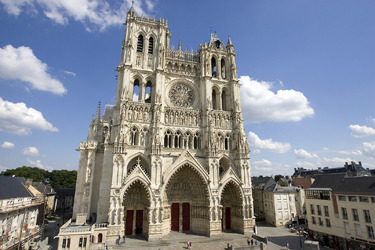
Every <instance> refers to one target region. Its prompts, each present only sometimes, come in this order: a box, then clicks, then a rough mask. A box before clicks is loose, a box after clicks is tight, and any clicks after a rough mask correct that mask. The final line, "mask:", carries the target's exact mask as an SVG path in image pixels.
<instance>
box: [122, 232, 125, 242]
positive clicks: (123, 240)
mask: <svg viewBox="0 0 375 250" xmlns="http://www.w3.org/2000/svg"><path fill="white" fill-rule="evenodd" d="M122 242H123V243H125V234H124V236H122Z"/></svg>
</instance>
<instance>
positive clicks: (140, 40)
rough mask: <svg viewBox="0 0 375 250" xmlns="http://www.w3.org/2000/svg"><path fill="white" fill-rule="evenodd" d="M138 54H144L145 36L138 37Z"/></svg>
mask: <svg viewBox="0 0 375 250" xmlns="http://www.w3.org/2000/svg"><path fill="white" fill-rule="evenodd" d="M137 52H143V36H142V35H139V36H138V42H137Z"/></svg>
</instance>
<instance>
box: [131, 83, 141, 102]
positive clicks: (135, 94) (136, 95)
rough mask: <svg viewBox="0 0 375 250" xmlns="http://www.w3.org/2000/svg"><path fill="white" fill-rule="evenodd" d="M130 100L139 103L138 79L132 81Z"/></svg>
mask: <svg viewBox="0 0 375 250" xmlns="http://www.w3.org/2000/svg"><path fill="white" fill-rule="evenodd" d="M132 100H133V102H138V101H139V80H138V79H135V80H134V84H133V96H132Z"/></svg>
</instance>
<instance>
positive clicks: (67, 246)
mask: <svg viewBox="0 0 375 250" xmlns="http://www.w3.org/2000/svg"><path fill="white" fill-rule="evenodd" d="M66 248H70V238H69V239H68V243H67V244H66Z"/></svg>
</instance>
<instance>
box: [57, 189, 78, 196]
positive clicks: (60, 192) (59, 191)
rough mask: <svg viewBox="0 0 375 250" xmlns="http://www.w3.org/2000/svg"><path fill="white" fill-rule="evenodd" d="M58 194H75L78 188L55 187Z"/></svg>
mask: <svg viewBox="0 0 375 250" xmlns="http://www.w3.org/2000/svg"><path fill="white" fill-rule="evenodd" d="M55 192H56V196H58V197H64V196H74V194H75V192H76V189H75V188H55Z"/></svg>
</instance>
